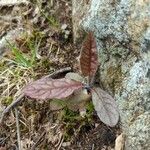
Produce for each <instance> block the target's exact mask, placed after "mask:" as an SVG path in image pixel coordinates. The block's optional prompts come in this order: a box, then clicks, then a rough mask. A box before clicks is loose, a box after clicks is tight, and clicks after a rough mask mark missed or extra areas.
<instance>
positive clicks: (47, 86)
mask: <svg viewBox="0 0 150 150" xmlns="http://www.w3.org/2000/svg"><path fill="white" fill-rule="evenodd" d="M82 86H83V85H82V83H80V82H77V81H73V80H70V79H65V78H62V79H50V78H42V79H40V80H37V81H34V82H33V83H30V84H29V85H27V86H26V87H25V88H24V90H23V92H24V94H25V95H26V96H29V97H31V98H36V99H42V100H44V99H53V98H56V99H62V98H66V97H68V96H69V95H71V94H72V93H73V92H74V91H75V90H77V89H80V88H82Z"/></svg>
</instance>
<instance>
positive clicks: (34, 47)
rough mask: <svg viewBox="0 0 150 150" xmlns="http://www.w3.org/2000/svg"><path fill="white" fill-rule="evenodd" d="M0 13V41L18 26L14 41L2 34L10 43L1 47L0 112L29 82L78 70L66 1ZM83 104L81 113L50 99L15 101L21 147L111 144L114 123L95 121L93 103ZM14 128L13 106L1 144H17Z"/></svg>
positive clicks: (0, 10) (11, 7)
mask: <svg viewBox="0 0 150 150" xmlns="http://www.w3.org/2000/svg"><path fill="white" fill-rule="evenodd" d="M0 16H1V17H0V26H1V27H2V28H1V29H0V44H1V42H2V39H4V37H5V36H6V37H8V36H7V35H10V36H11V35H12V34H10V33H11V32H12V31H13V30H14V31H17V32H16V33H17V34H16V36H15V38H14V39H13V40H10V39H12V37H10V38H6V39H7V40H8V42H9V43H10V45H9V43H8V42H6V43H5V44H4V45H3V46H2V48H1V47H0V48H1V50H2V51H0V54H3V57H2V59H1V61H0V83H1V84H0V92H1V96H0V115H1V112H2V111H3V110H4V109H5V108H6V107H7V106H9V105H10V104H11V103H12V101H13V97H15V98H17V97H18V95H19V93H20V90H21V89H22V88H23V87H24V85H25V84H27V83H29V82H30V81H33V80H36V79H38V78H41V77H42V76H45V75H48V74H51V73H52V72H55V71H56V70H59V69H61V68H65V67H71V68H73V70H75V71H76V70H77V65H76V64H77V63H76V59H75V58H76V57H77V56H78V55H79V49H77V48H76V46H73V40H72V20H71V19H72V18H71V1H70V0H60V1H56V0H51V1H45V0H40V1H36V0H31V1H29V3H26V4H23V3H22V4H17V5H9V6H8V5H5V6H0ZM20 31H21V32H20ZM58 103H60V102H58ZM61 105H64V104H63V103H61ZM86 107H87V113H86V116H85V117H84V118H83V117H80V115H79V112H78V111H72V110H70V109H68V108H66V107H65V108H64V109H63V110H62V109H59V110H58V111H56V110H50V108H51V103H50V102H46V101H43V102H39V103H37V102H35V101H33V100H32V101H31V99H30V98H24V99H23V102H21V103H20V104H19V105H18V106H17V110H18V118H19V119H18V121H19V126H20V133H21V137H20V138H21V147H22V149H23V150H27V149H31V148H32V149H34V148H35V149H37V150H38V149H39V150H42V149H43V150H44V149H52V150H56V149H66V150H67V149H91V148H93V147H94V149H102V148H108V147H114V141H115V137H116V133H117V132H118V130H117V129H118V126H117V127H115V128H111V129H110V128H109V127H107V126H105V125H104V124H102V123H101V122H100V121H99V119H98V117H97V115H96V113H95V111H94V109H93V105H92V104H91V103H88V104H87V106H86ZM70 108H72V106H70ZM75 110H76V109H75ZM16 131H17V130H16V116H15V111H14V109H11V111H10V112H9V113H8V114H7V115H6V116H5V117H4V124H3V125H2V126H1V128H0V146H1V147H0V149H16V148H18V143H17V136H16ZM102 131H103V132H102ZM42 133H44V134H42ZM101 133H103V134H101ZM39 137H40V138H39ZM109 137H111V138H109ZM99 145H101V146H99Z"/></svg>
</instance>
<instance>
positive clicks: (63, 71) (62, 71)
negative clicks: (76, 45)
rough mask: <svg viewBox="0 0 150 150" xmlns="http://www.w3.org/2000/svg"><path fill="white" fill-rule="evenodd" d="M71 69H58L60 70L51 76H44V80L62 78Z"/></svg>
mask: <svg viewBox="0 0 150 150" xmlns="http://www.w3.org/2000/svg"><path fill="white" fill-rule="evenodd" d="M71 70H72V69H71V68H70V67H66V68H63V69H60V70H57V71H55V72H53V73H52V74H50V75H47V76H45V77H44V78H53V79H55V78H58V77H59V76H62V75H64V74H66V73H68V72H70V71H71Z"/></svg>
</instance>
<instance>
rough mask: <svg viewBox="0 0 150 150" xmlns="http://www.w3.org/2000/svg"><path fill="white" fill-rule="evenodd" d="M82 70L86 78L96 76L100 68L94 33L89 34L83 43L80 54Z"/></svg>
mask: <svg viewBox="0 0 150 150" xmlns="http://www.w3.org/2000/svg"><path fill="white" fill-rule="evenodd" d="M79 61H80V68H81V72H82V74H83V75H84V76H94V75H95V73H96V70H97V67H98V55H97V46H96V41H95V38H94V36H93V33H92V32H89V34H88V35H87V37H86V39H85V41H84V42H83V46H82V50H81V53H80V58H79Z"/></svg>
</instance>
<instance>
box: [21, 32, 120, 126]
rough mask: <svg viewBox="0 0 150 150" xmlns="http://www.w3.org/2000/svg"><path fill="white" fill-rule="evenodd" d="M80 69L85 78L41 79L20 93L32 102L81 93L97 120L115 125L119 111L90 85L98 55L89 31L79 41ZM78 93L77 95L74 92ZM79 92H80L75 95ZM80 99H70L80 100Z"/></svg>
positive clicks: (105, 93)
mask: <svg viewBox="0 0 150 150" xmlns="http://www.w3.org/2000/svg"><path fill="white" fill-rule="evenodd" d="M79 62H80V70H81V73H82V75H83V76H84V77H85V79H86V82H85V79H84V78H83V77H82V76H80V75H79V74H76V73H68V74H66V76H65V78H61V79H52V78H42V79H40V80H37V81H34V82H32V83H30V84H28V85H27V86H26V87H25V88H24V90H23V93H24V94H25V95H26V96H29V97H31V98H35V99H41V100H47V99H63V98H67V97H69V96H71V95H73V94H74V93H76V94H81V92H85V91H86V94H84V97H86V99H87V98H89V97H92V101H93V104H94V108H95V110H96V112H97V114H98V116H99V118H100V120H101V121H102V122H103V123H105V124H106V125H108V126H111V127H113V126H115V125H116V124H117V122H118V120H119V112H118V109H117V105H116V102H115V100H114V99H113V98H112V96H110V95H109V94H108V93H107V92H105V91H104V90H102V89H101V88H100V87H96V86H94V85H93V79H94V76H95V74H96V71H97V68H98V54H97V47H96V41H95V38H94V36H93V33H92V32H89V34H88V35H87V38H86V39H85V41H84V42H83V46H82V50H81V53H80V57H79ZM77 91H78V92H77ZM79 91H80V92H79ZM80 97H81V98H82V97H83V95H82V96H79V95H77V96H76V97H75V98H74V99H75V100H77V101H80V100H79V98H80Z"/></svg>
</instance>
